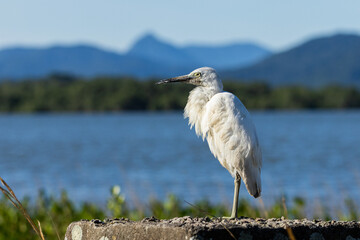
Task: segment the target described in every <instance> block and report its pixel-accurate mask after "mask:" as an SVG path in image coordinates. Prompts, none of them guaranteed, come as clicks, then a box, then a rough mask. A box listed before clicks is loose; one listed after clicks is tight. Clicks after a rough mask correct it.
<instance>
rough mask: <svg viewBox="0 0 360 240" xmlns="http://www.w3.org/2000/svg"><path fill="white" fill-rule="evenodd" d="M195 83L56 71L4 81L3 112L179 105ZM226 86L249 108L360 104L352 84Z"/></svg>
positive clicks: (0, 109) (170, 107)
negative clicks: (33, 78)
mask: <svg viewBox="0 0 360 240" xmlns="http://www.w3.org/2000/svg"><path fill="white" fill-rule="evenodd" d="M192 88H193V87H192V86H190V85H186V84H168V85H155V81H146V82H140V81H137V80H135V79H132V78H105V77H103V78H96V79H93V80H91V81H90V80H84V79H76V78H73V77H69V76H66V75H60V74H56V75H52V76H49V77H48V78H46V79H43V80H39V81H31V80H27V81H21V82H3V83H1V84H0V112H48V111H55V112H69V111H70V112H73V111H81V112H89V111H101V112H104V111H128V110H136V111H139V110H152V111H155V110H180V109H183V108H184V106H185V104H186V101H187V97H188V94H189V91H190V90H191V89H192ZM224 89H225V90H226V91H229V92H232V93H234V94H235V95H236V96H238V97H239V98H240V99H241V100H242V101H243V102H244V104H245V106H246V107H248V108H250V109H302V108H307V109H315V108H338V109H339V108H359V107H360V91H359V90H358V89H356V88H351V87H339V86H328V87H325V88H322V89H308V88H305V87H300V86H291V87H278V88H271V87H269V86H268V85H267V84H264V83H259V82H257V83H242V82H225V84H224Z"/></svg>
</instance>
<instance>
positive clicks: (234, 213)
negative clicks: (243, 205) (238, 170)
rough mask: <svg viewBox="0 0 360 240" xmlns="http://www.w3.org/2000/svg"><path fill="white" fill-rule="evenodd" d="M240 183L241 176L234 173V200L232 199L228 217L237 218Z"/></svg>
mask: <svg viewBox="0 0 360 240" xmlns="http://www.w3.org/2000/svg"><path fill="white" fill-rule="evenodd" d="M240 183H241V178H240V176H239V175H238V174H236V176H235V180H234V185H235V189H234V201H233V207H232V211H231V217H230V218H237V210H238V201H239V189H240Z"/></svg>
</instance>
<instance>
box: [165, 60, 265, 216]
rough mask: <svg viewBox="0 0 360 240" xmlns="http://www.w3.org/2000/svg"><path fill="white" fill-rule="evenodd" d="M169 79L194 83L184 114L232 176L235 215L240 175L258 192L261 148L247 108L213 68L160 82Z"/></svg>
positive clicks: (235, 213) (250, 188)
mask: <svg viewBox="0 0 360 240" xmlns="http://www.w3.org/2000/svg"><path fill="white" fill-rule="evenodd" d="M169 82H186V83H190V84H194V85H196V86H197V87H196V88H194V89H193V90H192V91H191V92H190V95H189V98H188V102H187V104H186V107H185V111H184V116H185V118H189V124H190V126H191V128H192V127H195V132H196V134H197V135H198V136H201V137H202V138H203V139H205V138H206V140H207V142H208V144H209V148H210V151H211V152H212V154H213V155H214V156H215V157H216V158H217V159H218V160H219V162H220V163H221V165H222V166H223V167H224V168H226V169H227V170H228V171H229V173H230V174H231V176H232V177H234V178H235V191H234V202H233V209H232V214H231V217H237V202H238V191H239V187H240V179H242V180H243V181H244V183H245V186H246V188H247V190H248V192H249V193H250V194H251V195H252V196H254V197H258V196H260V194H261V179H260V173H261V164H262V156H261V149H260V145H259V141H258V137H257V134H256V130H255V126H254V124H253V122H252V120H251V117H250V114H249V112H248V111H247V110H246V108H245V106H244V105H243V104H242V102H241V101H240V100H239V99H238V98H237V97H236V96H235V95H234V94H232V93H229V92H224V91H223V85H222V82H221V80H220V78H219V77H218V75H217V73H216V71H215V70H214V69H212V68H208V67H203V68H199V69H196V70H194V71H193V72H191V73H190V74H188V75H184V76H180V77H176V78H170V79H166V80H163V81H160V82H159V84H161V83H169Z"/></svg>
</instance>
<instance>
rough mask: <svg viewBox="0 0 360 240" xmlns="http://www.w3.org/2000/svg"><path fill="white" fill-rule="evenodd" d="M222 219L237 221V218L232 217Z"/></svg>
mask: <svg viewBox="0 0 360 240" xmlns="http://www.w3.org/2000/svg"><path fill="white" fill-rule="evenodd" d="M221 219H226V220H233V219H237V217H235V216H234V217H233V216H231V217H221Z"/></svg>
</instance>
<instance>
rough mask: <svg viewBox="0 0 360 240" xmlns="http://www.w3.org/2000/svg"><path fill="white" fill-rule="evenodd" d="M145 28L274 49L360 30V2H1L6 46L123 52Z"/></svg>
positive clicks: (176, 39)
mask: <svg viewBox="0 0 360 240" xmlns="http://www.w3.org/2000/svg"><path fill="white" fill-rule="evenodd" d="M146 32H153V33H155V34H156V35H158V36H159V37H160V38H162V39H164V40H167V41H170V42H172V43H175V44H177V45H185V44H189V43H206V44H222V43H228V42H236V41H255V42H258V43H261V44H264V45H265V46H268V47H270V48H272V49H275V50H281V49H284V48H288V47H290V46H292V45H295V44H297V43H300V42H302V41H304V40H306V39H308V38H310V37H312V36H319V35H322V34H327V35H328V34H333V33H336V32H353V33H360V1H359V0H346V1H339V0H336V1H335V0H316V1H314V0H312V1H310V0H303V1H293V0H273V1H270V0H251V1H250V0H248V1H243V0H237V1H236V0H222V1H210V0H208V1H205V0H182V1H169V0H166V1H165V0H153V1H145V0H132V1H130V0H129V1H127V0H126V1H123V0H105V1H92V0H86V1H85V0H62V1H49V0H31V1H23V0H22V1H20V0H11V1H10V0H0V48H4V47H7V46H14V45H26V46H29V45H30V46H49V45H53V44H72V43H91V44H96V45H98V46H102V47H105V48H109V49H114V50H118V51H124V50H126V49H127V48H129V47H130V45H131V43H132V42H133V41H134V40H136V39H137V38H139V37H140V36H141V35H142V34H144V33H146Z"/></svg>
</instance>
